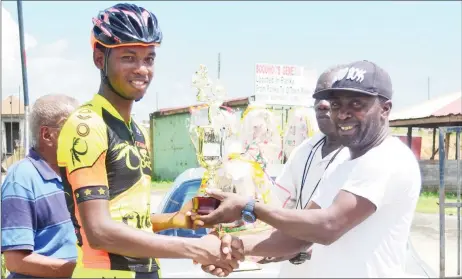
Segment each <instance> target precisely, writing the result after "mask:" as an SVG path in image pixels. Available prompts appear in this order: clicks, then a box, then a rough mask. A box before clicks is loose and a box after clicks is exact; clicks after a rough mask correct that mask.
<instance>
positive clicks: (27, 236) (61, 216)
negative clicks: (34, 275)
mask: <svg viewBox="0 0 462 279" xmlns="http://www.w3.org/2000/svg"><path fill="white" fill-rule="evenodd" d="M1 194H2V203H1V207H2V225H1V227H2V245H1V246H2V252H4V251H10V250H28V251H33V252H34V253H37V254H40V255H43V256H48V257H53V258H59V259H65V260H72V261H75V260H76V258H77V249H76V247H75V243H76V242H77V239H76V236H75V233H74V227H73V225H72V222H71V219H70V215H69V211H68V210H67V207H66V201H65V198H64V191H63V186H62V181H61V178H60V177H59V176H58V175H57V174H56V173H55V172H54V171H53V170H52V169H51V168H50V166H49V165H48V164H47V163H46V162H45V161H44V160H43V159H41V158H40V156H39V155H38V154H37V153H36V152H35V151H34V150H32V149H31V150H30V152H29V154H28V156H27V157H26V158H25V159H23V160H21V161H19V162H18V163H16V164H15V165H13V166H11V168H10V169H9V170H8V174H7V176H6V178H5V181H4V182H3V184H2V193H1ZM11 277H13V278H14V277H23V276H20V275H19V274H11V276H10V278H11ZM27 277H30V276H27Z"/></svg>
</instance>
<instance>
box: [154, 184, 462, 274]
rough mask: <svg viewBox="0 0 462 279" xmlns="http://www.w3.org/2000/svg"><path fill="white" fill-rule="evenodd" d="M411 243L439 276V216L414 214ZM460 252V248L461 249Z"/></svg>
mask: <svg viewBox="0 0 462 279" xmlns="http://www.w3.org/2000/svg"><path fill="white" fill-rule="evenodd" d="M164 194H165V192H153V193H152V211H153V212H154V211H156V210H157V206H158V205H159V204H160V202H161V201H162V199H163V197H164ZM411 241H412V244H413V246H414V248H415V250H416V252H417V253H418V254H419V256H420V258H421V259H422V260H423V261H424V262H425V263H426V264H427V265H428V266H429V267H430V268H431V269H433V271H434V273H435V274H436V275H439V251H440V249H439V247H440V245H439V241H440V238H439V215H436V214H422V213H416V215H415V217H414V222H413V225H412V229H411ZM461 250H462V247H461ZM455 275H457V218H456V217H455V216H447V217H446V276H455Z"/></svg>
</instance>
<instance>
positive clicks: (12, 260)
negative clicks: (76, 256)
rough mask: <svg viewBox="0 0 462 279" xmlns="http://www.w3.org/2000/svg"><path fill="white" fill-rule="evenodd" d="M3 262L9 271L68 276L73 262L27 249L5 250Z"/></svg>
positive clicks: (41, 275)
mask: <svg viewBox="0 0 462 279" xmlns="http://www.w3.org/2000/svg"><path fill="white" fill-rule="evenodd" d="M4 255H5V264H6V268H7V269H8V271H10V272H14V273H19V274H22V275H28V276H34V277H55V278H68V277H71V276H72V273H73V272H74V268H75V262H71V261H66V260H62V259H55V258H51V257H46V256H42V255H39V254H36V253H33V252H31V251H28V250H11V251H5V252H4Z"/></svg>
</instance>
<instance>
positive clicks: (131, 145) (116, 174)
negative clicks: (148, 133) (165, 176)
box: [106, 128, 151, 199]
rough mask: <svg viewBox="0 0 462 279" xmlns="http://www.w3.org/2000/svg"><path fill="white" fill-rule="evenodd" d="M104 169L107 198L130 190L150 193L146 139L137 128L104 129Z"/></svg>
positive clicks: (149, 163)
mask: <svg viewBox="0 0 462 279" xmlns="http://www.w3.org/2000/svg"><path fill="white" fill-rule="evenodd" d="M108 141H109V142H108V151H107V155H106V169H107V176H108V184H109V189H110V198H111V199H113V198H115V197H116V196H118V195H120V194H122V193H124V192H125V191H127V190H129V189H130V188H132V187H135V188H138V191H141V192H145V191H147V192H149V191H150V180H151V179H150V177H151V158H150V154H149V150H148V147H147V145H146V142H147V141H146V139H145V138H144V135H143V134H142V133H141V132H140V131H139V130H137V129H135V128H134V129H131V131H129V130H128V128H125V130H124V129H119V130H117V129H108Z"/></svg>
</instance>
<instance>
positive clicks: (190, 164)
mask: <svg viewBox="0 0 462 279" xmlns="http://www.w3.org/2000/svg"><path fill="white" fill-rule="evenodd" d="M188 118H189V113H182V114H173V115H168V116H161V117H158V118H153V119H151V125H153V126H152V127H153V129H152V132H153V137H152V138H153V156H154V158H153V164H154V167H153V179H156V180H174V179H175V178H176V177H177V176H178V175H179V174H181V173H182V172H183V171H184V170H186V169H188V168H194V167H197V166H198V163H197V160H196V152H195V150H194V146H193V144H192V143H191V139H190V137H189V133H188V129H187V127H186V119H188Z"/></svg>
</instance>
